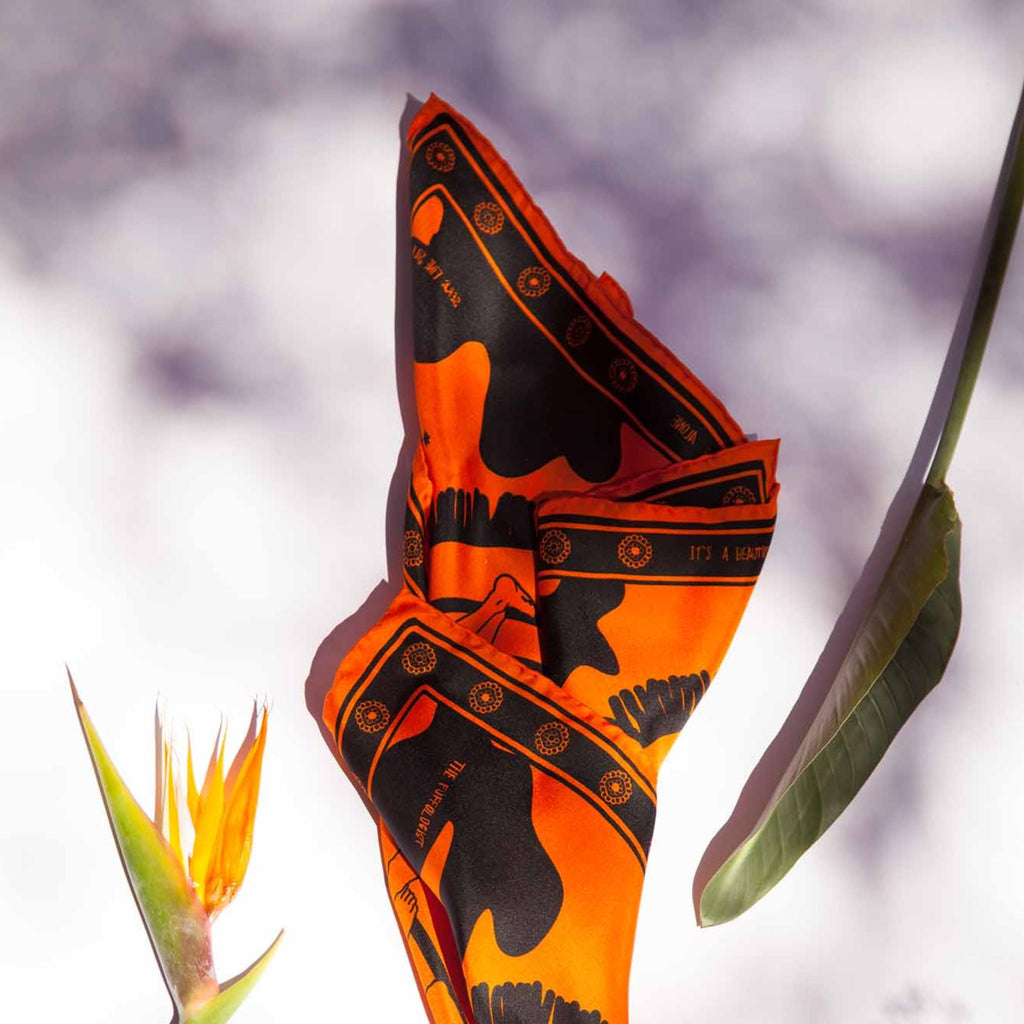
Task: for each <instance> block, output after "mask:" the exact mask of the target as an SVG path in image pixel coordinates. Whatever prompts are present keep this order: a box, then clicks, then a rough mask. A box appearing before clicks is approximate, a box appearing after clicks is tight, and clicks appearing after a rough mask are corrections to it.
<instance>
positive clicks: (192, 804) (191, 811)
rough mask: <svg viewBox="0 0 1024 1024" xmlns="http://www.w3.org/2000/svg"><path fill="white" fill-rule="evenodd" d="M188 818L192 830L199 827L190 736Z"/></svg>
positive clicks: (197, 798) (190, 735) (190, 738)
mask: <svg viewBox="0 0 1024 1024" xmlns="http://www.w3.org/2000/svg"><path fill="white" fill-rule="evenodd" d="M187 785H188V796H187V799H188V816H189V817H190V818H191V819H192V828H193V829H195V828H198V827H199V790H197V789H196V775H195V772H194V771H193V770H192V734H191V733H189V737H188V783H187Z"/></svg>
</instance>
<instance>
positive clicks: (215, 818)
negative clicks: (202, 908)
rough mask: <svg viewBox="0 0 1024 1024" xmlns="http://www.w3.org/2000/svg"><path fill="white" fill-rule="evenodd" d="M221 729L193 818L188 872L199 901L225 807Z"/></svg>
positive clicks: (203, 897)
mask: <svg viewBox="0 0 1024 1024" xmlns="http://www.w3.org/2000/svg"><path fill="white" fill-rule="evenodd" d="M223 731H224V730H223V728H222V729H221V730H220V732H219V733H218V736H217V739H218V741H219V742H218V744H217V745H216V746H214V748H213V754H212V756H211V757H210V766H209V767H208V768H207V770H206V778H205V779H204V780H203V789H202V792H201V793H200V794H199V813H198V819H199V820H198V821H195V828H196V838H195V841H194V842H193V844H192V856H191V858H190V859H189V875H190V876H191V878H192V884H193V885H194V886H195V887H196V892H197V893H198V895H199V899H200V901H203V902H205V896H204V893H205V882H206V872H207V868H208V866H209V863H210V857H211V856H212V855H213V849H214V846H215V845H216V843H217V834H218V832H219V831H220V823H221V821H220V820H221V815H222V813H223V811H224V741H223V740H221V734H223ZM225 739H226V737H225ZM218 747H219V748H220V749H219V751H218ZM193 820H194V819H193Z"/></svg>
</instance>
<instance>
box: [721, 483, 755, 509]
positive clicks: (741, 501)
mask: <svg viewBox="0 0 1024 1024" xmlns="http://www.w3.org/2000/svg"><path fill="white" fill-rule="evenodd" d="M722 504H723V505H756V504H757V495H756V494H754V492H753V491H752V490H751V489H750V488H749V487H744V486H743V485H742V484H737V485H736V486H735V487H730V488H729V490H727V491H726V492H725V494H724V495H722Z"/></svg>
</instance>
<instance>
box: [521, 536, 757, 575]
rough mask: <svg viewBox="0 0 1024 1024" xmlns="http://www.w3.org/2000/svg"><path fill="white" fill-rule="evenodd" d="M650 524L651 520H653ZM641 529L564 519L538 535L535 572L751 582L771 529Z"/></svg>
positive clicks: (539, 573)
mask: <svg viewBox="0 0 1024 1024" xmlns="http://www.w3.org/2000/svg"><path fill="white" fill-rule="evenodd" d="M652 525H653V524H652ZM658 525H659V527H660V530H658V531H656V530H651V529H641V526H642V524H638V523H625V524H616V526H615V528H614V529H593V528H573V527H572V526H571V525H570V524H568V523H565V522H563V523H562V524H561V525H559V526H557V527H552V528H550V529H548V530H544V529H542V530H541V532H540V533H539V535H538V538H537V551H538V562H537V569H538V576H539V577H540V576H552V575H557V576H600V577H609V576H612V577H614V578H615V579H626V580H636V581H637V582H639V581H641V580H644V581H647V582H650V581H652V580H658V581H663V582H666V583H668V582H672V581H675V580H680V579H687V580H693V579H707V580H709V581H710V580H727V581H728V580H736V579H740V578H742V579H744V580H750V581H751V582H753V580H754V579H756V578H757V576H758V574H759V573H760V571H761V567H762V566H763V565H764V560H765V558H766V557H767V554H768V546H769V544H770V543H771V538H772V534H771V531H770V530H762V531H746V530H743V531H732V530H730V531H725V532H721V531H716V532H714V533H708V532H701V533H696V532H694V533H689V532H681V531H675V530H671V531H666V530H665V528H664V527H665V524H664V523H661V524H658Z"/></svg>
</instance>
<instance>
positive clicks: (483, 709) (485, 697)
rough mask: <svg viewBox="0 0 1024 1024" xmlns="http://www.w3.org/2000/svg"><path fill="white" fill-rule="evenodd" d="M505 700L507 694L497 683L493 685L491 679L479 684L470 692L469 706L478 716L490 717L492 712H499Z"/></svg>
mask: <svg viewBox="0 0 1024 1024" xmlns="http://www.w3.org/2000/svg"><path fill="white" fill-rule="evenodd" d="M504 699H505V693H504V691H503V690H502V688H501V687H500V686H499V685H498V684H497V683H492V682H491V681H490V679H485V680H484V681H483V682H482V683H477V684H476V686H474V687H473V689H472V690H470V691H469V706H470V707H471V708H472V709H473V710H474V711H475V712H476V713H477V714H478V715H489V714H490V713H491V712H492V711H497V710H498V708H500V707H501V702H502V701H503V700H504Z"/></svg>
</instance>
